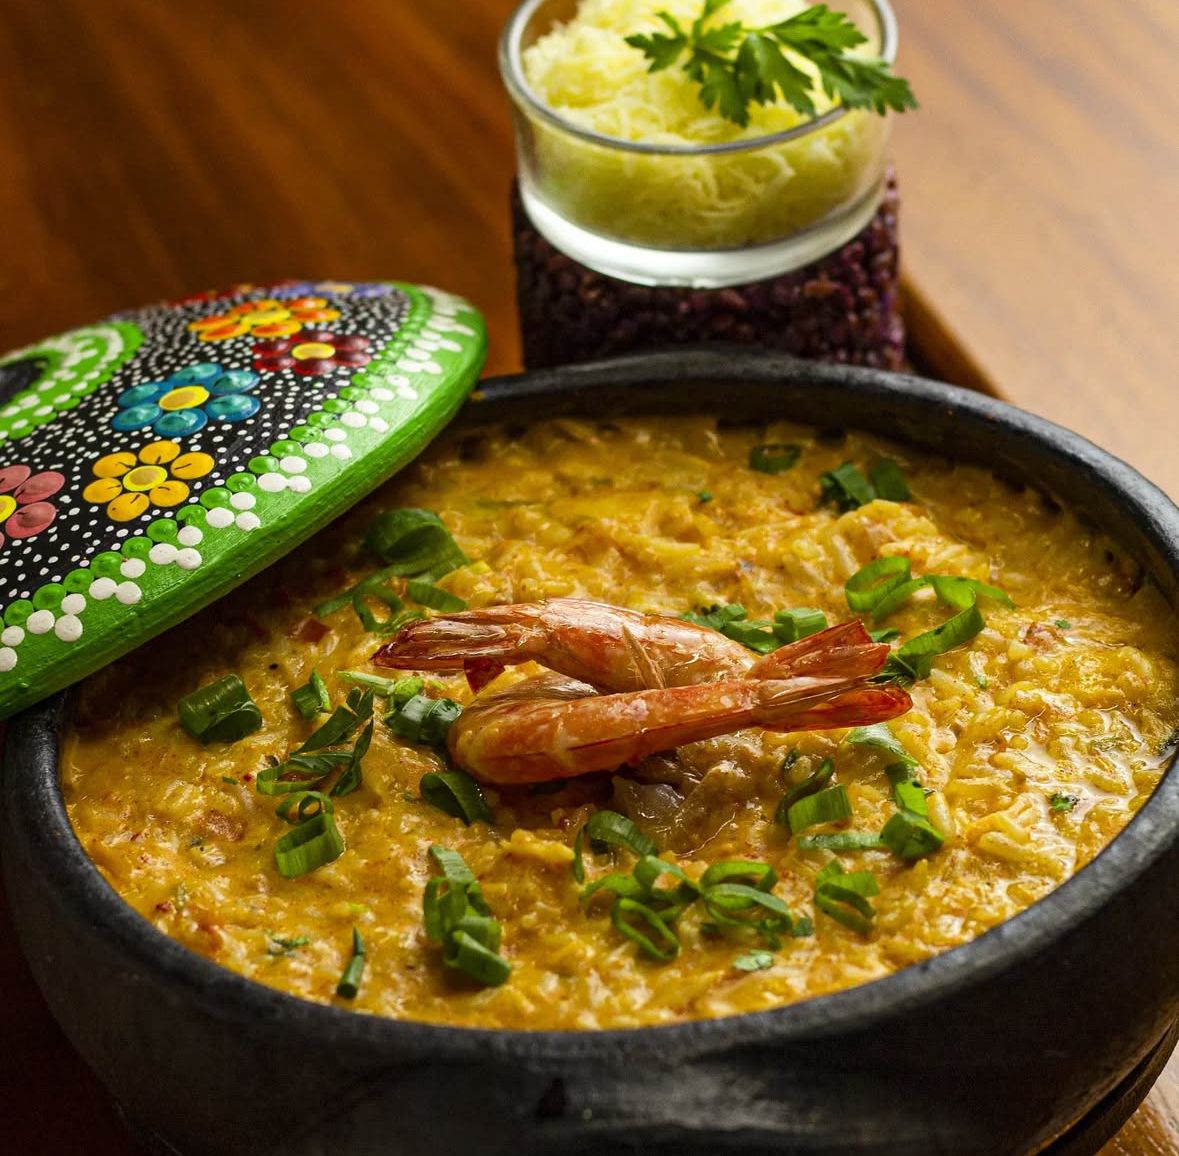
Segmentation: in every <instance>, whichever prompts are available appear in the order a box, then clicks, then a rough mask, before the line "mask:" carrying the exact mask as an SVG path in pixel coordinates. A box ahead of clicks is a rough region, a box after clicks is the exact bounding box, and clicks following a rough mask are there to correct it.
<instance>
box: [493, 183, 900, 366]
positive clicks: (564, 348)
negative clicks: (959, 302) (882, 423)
mask: <svg viewBox="0 0 1179 1156" xmlns="http://www.w3.org/2000/svg"><path fill="white" fill-rule="evenodd" d="M898 204H899V198H898V196H897V188H896V179H895V177H894V175H893V173H892V172H891V171H890V172H889V174H888V181H887V185H886V188H885V193H884V197H883V199H882V200H881V202H880V207H879V208H878V209H877V210H876V214H875V215H874V216H873V218H872V219H871V221H869V222H868V224H867V225H865V226H864V228H863V229H862V230H861V231H860V232H859V233H858V234H856V236H855V237H853V238H852V239H851V240H850V241H848V242H847V244H846V245H844V246H843V247H842V248H840V249H839V250H837V251H836V252H834V253H831V254H830V255H829V256H827V257H824V258H823V259H822V260H820V261H815V262H814V263H813V264H810V265H807V266H806V267H805V268H802V269H796V270H795V271H794V272H792V273H784V274H782V276H780V277H772V278H770V279H769V280H766V281H754V282H751V283H749V284H747V285H733V286H729V287H726V288H724V289H683V288H673V287H668V286H658V287H653V286H647V285H634V284H632V283H630V282H629V281H619V280H617V279H616V278H614V277H607V276H606V275H605V274H603V273H596V272H594V270H592V269H587V268H586V267H585V266H584V265H582V264H579V263H578V262H577V261H574V260H573V259H572V258H571V257H567V256H565V254H564V253H562V252H560V251H559V250H558V249H555V248H554V247H553V246H552V245H550V244H549V242H548V241H546V240H545V239H544V237H542V236H541V235H540V234H539V233H538V232H537V231H536V229H534V228H533V226H532V222H531V221H530V220H529V219H528V216H527V214H526V213H525V211H524V207H523V205H522V204H521V202H520V196H519V192H518V190H516V189H515V188H513V191H512V226H513V232H514V240H515V251H516V297H517V303H518V308H519V313H520V330H521V334H522V336H523V343H524V364H525V366H526V367H527V368H528V369H543V368H545V367H547V366H552V365H564V364H567V363H569V362H574V361H587V360H590V359H592V358H596V357H606V356H609V355H610V354H616V353H631V352H635V351H637V350H642V349H654V348H658V347H660V346H668V345H697V344H700V343H701V342H708V341H728V342H738V343H742V344H746V345H759V346H763V347H765V348H768V349H774V350H778V351H779V352H782V353H791V354H794V355H795V356H796V357H806V358H812V359H814V360H817V361H839V362H846V363H849V364H851V365H871V366H875V367H877V368H880V369H900V368H902V367H903V366H904V354H903V350H904V340H905V334H904V325H903V323H902V321H901V316H900V310H899V300H898V292H897V286H898V252H897V209H898Z"/></svg>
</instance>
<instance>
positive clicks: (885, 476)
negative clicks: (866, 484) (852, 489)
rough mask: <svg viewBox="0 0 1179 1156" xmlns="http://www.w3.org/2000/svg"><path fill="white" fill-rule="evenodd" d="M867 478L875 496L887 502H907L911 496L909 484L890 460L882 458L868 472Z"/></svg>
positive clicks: (899, 468)
mask: <svg viewBox="0 0 1179 1156" xmlns="http://www.w3.org/2000/svg"><path fill="white" fill-rule="evenodd" d="M868 478H869V480H870V481H871V482H872V486H873V488H874V489H875V490H876V496H877V497H878V498H883V499H884V500H885V501H887V502H908V501H910V500H912V497H913V495H912V494H911V493H909V483H908V482H906V481H905V475H904V474H902V473H901V467H900V466H898V465H897V464H896V462H894V461H893V460H892V458H882V459H881V460H880V461H878V462H877V463H876V464H875V465H873V466H872V467H871V468H870V469H869V470H868Z"/></svg>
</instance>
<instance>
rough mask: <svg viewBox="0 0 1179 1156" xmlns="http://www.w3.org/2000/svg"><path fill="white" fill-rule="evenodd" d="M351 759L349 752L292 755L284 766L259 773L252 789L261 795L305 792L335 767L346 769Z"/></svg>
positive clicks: (279, 764) (281, 764) (269, 768)
mask: <svg viewBox="0 0 1179 1156" xmlns="http://www.w3.org/2000/svg"><path fill="white" fill-rule="evenodd" d="M351 758H352V752H351V751H321V752H319V753H318V754H305V755H302V754H294V755H291V756H290V757H289V758H288V759H287V761H286V762H285V763H278V764H276V765H275V766H273V767H267V768H266V769H265V770H262V771H259V772H258V777H257V779H255V781H254V787H255V789H256V790H257V791H258V794H260V795H285V794H287V793H289V792H291V791H306V790H308V789H309V788H310V787H313V786H314V785H315V784H317V783H319V782H320V780H322V779H325V778H327V776H328V775H330V774H331V773H332V771H334V770H335V769H336V768H337V767H341V766H345V765H346V764H347V763H348V762H349V761H350V760H351Z"/></svg>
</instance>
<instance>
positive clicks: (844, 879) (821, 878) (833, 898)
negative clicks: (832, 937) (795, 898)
mask: <svg viewBox="0 0 1179 1156" xmlns="http://www.w3.org/2000/svg"><path fill="white" fill-rule="evenodd" d="M879 893H880V887H879V885H878V884H877V882H876V877H875V876H874V875H873V874H872V872H871V871H844V869H843V866H842V864H840V863H839V861H838V860H835V859H832V860H831V862H830V863H828V864H827V866H826V867H824V868H823V870H822V871H820V872H819V874H818V875H817V876H816V878H815V906H816V907H817V908H818V909H819V910H820V911H823V912H825V913H826V914H827V915H829V916H831V918H832V919H834V920H836V921H837V922H839V923H842V924H843V925H844V926H845V927H850V928H852V930H854V931H858V932H859V933H860V934H861V935H867V934H869V932H871V930H872V920H873V919H874V918H875V915H876V913H875V911H874V910H873V908H872V904H871V903H869V902H868V900H869V899H870V898H871V897H872V896H874V895H878V894H879Z"/></svg>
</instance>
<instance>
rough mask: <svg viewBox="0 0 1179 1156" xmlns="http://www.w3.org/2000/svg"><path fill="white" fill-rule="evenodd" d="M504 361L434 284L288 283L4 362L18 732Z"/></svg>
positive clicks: (300, 524) (335, 498) (5, 512)
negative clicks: (26, 718) (23, 713)
mask: <svg viewBox="0 0 1179 1156" xmlns="http://www.w3.org/2000/svg"><path fill="white" fill-rule="evenodd" d="M485 348H486V335H485V331H484V328H483V321H482V318H481V317H480V316H479V314H478V313H477V312H476V311H475V310H474V309H473V308H472V307H471V306H470V305H468V304H467V303H466V302H465V301H462V300H461V299H459V298H457V297H453V296H451V295H450V294H448V293H443V292H440V291H439V290H437V289H430V288H425V287H420V286H414V285H406V284H402V283H399V282H394V281H381V282H373V283H366V284H355V285H351V284H344V283H342V282H335V281H322V282H306V281H300V282H294V281H284V282H280V283H278V284H272V285H261V286H252V285H238V286H235V287H234V288H233V289H230V290H228V291H227V292H225V293H202V294H198V295H197V296H194V297H189V298H186V299H184V300H183V301H174V302H170V303H168V304H164V305H152V306H149V307H147V308H145V309H139V310H135V311H132V312H128V313H120V314H117V315H116V316H114V317H112V318H110V319H109V320H107V321H103V322H100V323H99V324H97V325H90V326H87V327H85V328H83V329H75V330H73V331H72V332H70V333H64V334H62V335H61V336H59V337H51V338H48V339H47V340H45V341H40V342H37V343H36V344H34V345H30V346H29V347H28V348H26V349H21V350H18V351H17V352H15V353H11V354H7V355H6V356H3V357H0V611H2V613H3V622H2V624H0V718H5V717H7V716H8V715H10V714H12V712H13V711H16V710H19V709H20V708H21V707H24V706H28V705H29V704H30V703H33V702H36V701H37V700H38V699H41V698H44V697H45V696H46V695H48V694H51V693H52V692H53V691H56V690H59V689H60V688H61V687H63V686H67V685H69V684H70V683H72V682H75V681H76V680H78V679H79V678H82V677H83V676H84V675H87V674H89V673H91V672H92V671H94V670H97V669H99V668H100V667H102V666H104V665H105V664H106V663H108V662H110V661H111V660H112V659H114V658H117V657H118V656H119V655H121V654H123V653H125V652H126V651H128V650H131V649H132V648H134V647H136V646H138V645H139V644H140V643H142V642H144V641H146V640H147V639H148V638H151V637H152V636H153V635H155V634H158V633H159V632H160V631H161V630H164V629H165V628H167V627H169V626H171V625H173V624H174V623H176V622H178V621H180V620H181V619H183V618H186V617H187V616H188V615H190V614H192V613H193V612H194V611H196V610H198V609H199V608H200V607H202V606H204V605H206V604H208V603H209V602H211V601H213V600H214V599H216V598H219V597H220V596H221V595H222V594H224V593H225V592H226V591H227V590H230V589H232V588H233V587H235V586H237V585H239V584H240V583H242V582H244V581H245V580H246V579H247V578H249V577H250V576H251V575H253V574H256V573H257V572H258V571H259V570H261V569H263V568H264V567H266V566H268V565H270V563H271V562H273V561H275V560H276V559H277V558H279V557H281V556H282V555H284V554H286V553H287V552H288V551H289V550H290V549H292V547H294V546H296V545H297V544H298V543H300V542H302V541H303V540H304V539H306V538H307V537H308V536H310V535H311V534H312V533H313V532H314V531H315V530H317V529H318V528H319V527H321V526H323V525H324V524H325V523H327V522H329V521H331V520H332V519H333V518H335V517H336V516H337V515H339V514H340V513H342V512H343V511H344V510H346V509H348V508H349V507H350V506H352V505H353V504H354V503H355V502H357V501H358V500H359V499H360V498H361V497H363V496H364V495H365V494H367V493H368V492H369V491H370V490H372V489H373V488H374V487H375V486H377V485H378V484H379V483H380V482H382V481H384V479H386V478H387V477H389V476H390V475H391V474H392V473H393V472H394V471H396V470H397V469H398V468H399V467H400V466H402V465H404V464H405V463H406V462H408V461H409V460H410V459H411V458H412V457H414V455H415V454H417V453H418V452H419V451H420V450H421V449H422V448H423V447H424V446H425V445H427V444H428V443H429V441H430V440H431V439H432V438H433V437H434V435H435V434H437V433H438V431H439V430H440V429H441V428H442V427H443V426H444V425H445V424H446V423H447V422H448V421H449V420H450V418H451V417H452V416H453V415H454V413H455V411H456V410H457V409H458V408H459V406H460V405H461V404H462V402H463V400H464V398H465V397H466V395H467V393H468V392H469V390H470V389H471V387H472V386H473V384H474V382H475V380H476V378H477V377H478V374H479V370H480V368H481V367H482V364H483V356H484V351H485Z"/></svg>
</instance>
